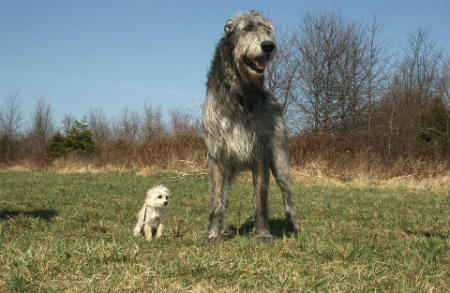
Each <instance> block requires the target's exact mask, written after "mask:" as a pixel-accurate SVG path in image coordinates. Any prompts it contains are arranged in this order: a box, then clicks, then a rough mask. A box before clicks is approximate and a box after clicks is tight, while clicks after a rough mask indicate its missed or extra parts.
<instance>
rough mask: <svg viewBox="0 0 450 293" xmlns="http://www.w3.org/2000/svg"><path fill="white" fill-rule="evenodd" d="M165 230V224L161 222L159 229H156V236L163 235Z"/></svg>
mask: <svg viewBox="0 0 450 293" xmlns="http://www.w3.org/2000/svg"><path fill="white" fill-rule="evenodd" d="M163 230H164V224H159V226H158V229H156V238H159V237H161V235H162V232H163Z"/></svg>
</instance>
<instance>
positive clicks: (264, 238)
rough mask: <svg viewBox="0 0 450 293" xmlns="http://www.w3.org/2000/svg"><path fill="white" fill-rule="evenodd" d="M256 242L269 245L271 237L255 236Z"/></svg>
mask: <svg viewBox="0 0 450 293" xmlns="http://www.w3.org/2000/svg"><path fill="white" fill-rule="evenodd" d="M256 240H257V241H258V242H262V243H271V242H272V241H273V236H272V235H270V234H268V235H267V234H266V235H261V236H256Z"/></svg>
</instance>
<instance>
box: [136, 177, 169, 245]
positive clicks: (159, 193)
mask: <svg viewBox="0 0 450 293" xmlns="http://www.w3.org/2000/svg"><path fill="white" fill-rule="evenodd" d="M169 196H170V192H169V189H167V187H164V186H162V185H158V186H155V187H153V188H151V189H149V190H148V191H147V197H146V199H145V202H144V205H143V206H142V208H141V210H140V211H139V213H138V216H137V223H136V226H135V227H134V230H133V235H134V236H139V235H145V238H146V239H147V241H150V240H152V238H153V237H156V238H159V237H161V235H162V231H163V229H164V226H165V224H166V221H167V220H166V206H167V203H168V199H169Z"/></svg>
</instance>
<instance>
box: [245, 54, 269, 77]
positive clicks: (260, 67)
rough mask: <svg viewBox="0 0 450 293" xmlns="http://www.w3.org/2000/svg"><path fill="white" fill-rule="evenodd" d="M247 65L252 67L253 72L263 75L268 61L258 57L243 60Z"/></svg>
mask: <svg viewBox="0 0 450 293" xmlns="http://www.w3.org/2000/svg"><path fill="white" fill-rule="evenodd" d="M243 61H244V63H245V65H247V66H248V67H250V69H251V70H253V71H255V72H257V73H263V72H264V69H266V59H265V58H264V57H256V58H251V59H250V58H248V57H245V56H244V58H243Z"/></svg>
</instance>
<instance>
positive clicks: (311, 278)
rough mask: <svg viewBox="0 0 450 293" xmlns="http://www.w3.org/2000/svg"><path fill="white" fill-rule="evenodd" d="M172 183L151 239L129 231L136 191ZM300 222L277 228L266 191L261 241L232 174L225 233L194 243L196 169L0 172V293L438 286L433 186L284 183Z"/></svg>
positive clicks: (445, 281) (437, 205)
mask: <svg viewBox="0 0 450 293" xmlns="http://www.w3.org/2000/svg"><path fill="white" fill-rule="evenodd" d="M155 184H165V185H167V186H168V187H169V188H170V189H171V191H172V195H173V196H172V197H171V199H170V203H169V206H168V211H167V214H168V223H167V228H166V230H165V234H164V235H163V237H162V238H161V239H159V240H156V241H152V242H146V241H145V240H144V239H143V238H134V237H132V229H133V226H134V224H135V215H136V213H137V211H138V209H139V208H140V206H141V204H142V202H143V198H144V192H145V190H146V189H147V188H149V187H151V186H152V185H155ZM294 191H295V195H296V198H297V204H298V211H299V223H300V227H301V232H300V233H299V235H298V236H295V237H291V238H286V237H283V235H282V234H281V232H280V231H281V226H282V220H283V211H282V202H281V195H280V192H279V189H278V187H276V185H272V186H271V189H270V205H271V209H270V219H271V220H270V225H271V230H272V233H273V235H274V241H273V243H271V244H262V243H257V242H255V239H254V235H252V232H251V227H252V213H253V204H252V197H251V195H252V184H251V183H250V182H236V184H235V185H234V186H233V188H232V193H231V196H230V205H229V210H228V212H229V213H228V216H227V225H228V226H227V227H228V229H227V237H228V239H227V241H225V242H223V243H220V244H218V245H206V246H205V245H203V244H202V241H203V237H204V235H205V231H206V225H207V213H208V211H207V209H208V205H209V203H208V200H209V195H208V182H207V179H206V178H204V177H196V176H187V177H177V176H176V175H164V176H159V177H144V176H136V175H134V174H131V173H128V174H127V173H108V174H89V173H85V174H57V173H52V172H0V291H1V292H4V291H10V292H12V291H22V292H23V291H28V292H30V291H33V292H40V291H46V292H48V291H59V292H61V291H68V292H87V291H89V292H138V291H146V292H150V291H158V292H181V291H182V292H189V291H194V292H204V291H208V292H215V291H217V292H231V291H233V292H242V291H243V292H250V291H258V292H263V291H279V292H296V291H302V292H309V291H320V292H325V291H327V292H338V291H345V292H351V291H354V292H362V291H364V292H369V291H370V292H373V291H397V292H420V291H423V292H425V291H426V292H443V291H448V289H449V287H450V284H449V277H450V272H449V260H450V259H449V253H450V247H449V230H450V227H449V218H450V215H449V206H450V202H449V197H448V195H447V194H446V193H445V192H441V193H439V192H432V191H418V190H408V189H377V188H356V187H336V186H315V185H311V186H297V185H296V186H294Z"/></svg>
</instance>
